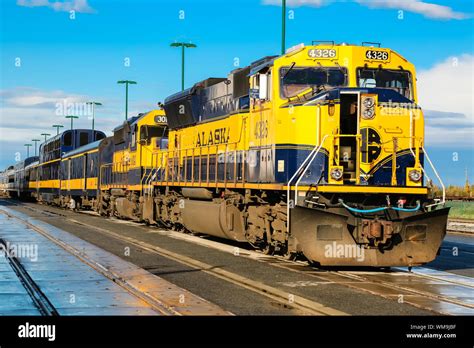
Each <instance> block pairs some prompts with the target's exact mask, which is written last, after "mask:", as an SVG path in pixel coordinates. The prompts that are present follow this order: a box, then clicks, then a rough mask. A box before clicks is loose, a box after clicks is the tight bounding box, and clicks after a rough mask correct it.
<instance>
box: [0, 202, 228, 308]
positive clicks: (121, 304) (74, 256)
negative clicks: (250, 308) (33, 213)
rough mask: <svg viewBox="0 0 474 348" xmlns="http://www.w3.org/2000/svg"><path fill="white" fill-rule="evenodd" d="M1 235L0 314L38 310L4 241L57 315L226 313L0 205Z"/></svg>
mask: <svg viewBox="0 0 474 348" xmlns="http://www.w3.org/2000/svg"><path fill="white" fill-rule="evenodd" d="M0 239H1V240H2V242H3V244H2V245H3V246H1V252H0V315H41V312H40V311H39V310H38V308H37V307H38V306H37V305H35V303H34V301H33V299H32V296H31V295H30V294H29V293H28V292H27V290H26V287H25V285H24V284H23V283H24V281H22V280H21V278H19V276H18V274H17V273H16V272H15V271H14V268H13V266H12V265H11V261H10V260H11V258H8V257H7V254H6V253H5V250H4V249H5V246H6V247H7V249H8V250H9V254H8V255H10V256H14V257H16V259H17V260H18V261H19V263H20V264H21V266H22V267H23V268H24V270H26V272H27V273H28V275H29V276H30V277H31V279H32V280H33V282H34V283H35V284H36V285H37V286H38V288H39V289H40V290H41V292H42V293H43V294H44V295H45V297H46V298H47V299H48V300H49V302H50V303H51V305H52V306H53V307H54V308H55V309H56V311H57V313H58V314H59V315H229V314H230V313H228V312H227V311H224V310H222V309H221V308H220V307H218V306H216V305H214V304H212V303H209V302H208V301H206V300H204V299H202V298H200V297H198V296H196V295H194V294H192V293H190V292H189V291H187V290H185V289H182V288H179V287H178V286H176V285H174V284H172V283H169V282H168V281H166V280H164V279H162V278H160V277H157V276H155V275H153V274H151V273H149V272H148V271H145V270H143V269H141V268H139V267H138V266H136V265H134V264H132V263H130V262H127V261H125V260H123V259H121V258H120V257H118V256H116V255H113V254H111V253H109V252H107V251H104V250H102V249H100V248H98V247H96V246H95V245H92V244H90V243H88V242H86V241H84V240H82V239H80V238H77V237H75V236H74V235H72V234H70V233H68V232H65V231H63V230H61V229H58V228H56V227H54V226H51V225H48V224H46V223H43V222H41V221H39V220H36V219H33V218H31V217H29V216H28V215H25V214H22V213H19V212H17V211H14V210H12V209H9V208H7V207H4V206H0ZM183 299H185V301H183Z"/></svg>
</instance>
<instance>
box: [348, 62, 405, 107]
mask: <svg viewBox="0 0 474 348" xmlns="http://www.w3.org/2000/svg"><path fill="white" fill-rule="evenodd" d="M357 84H358V86H359V87H379V88H390V89H393V90H395V91H397V92H398V93H400V94H401V95H403V96H404V97H406V98H408V99H410V100H413V98H412V95H411V74H410V72H409V71H405V70H389V69H369V68H359V69H357Z"/></svg>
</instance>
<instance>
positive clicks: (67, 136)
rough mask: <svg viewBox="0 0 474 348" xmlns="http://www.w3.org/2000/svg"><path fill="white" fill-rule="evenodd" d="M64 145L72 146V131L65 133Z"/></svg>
mask: <svg viewBox="0 0 474 348" xmlns="http://www.w3.org/2000/svg"><path fill="white" fill-rule="evenodd" d="M64 146H72V132H70V131H69V132H66V133H65V134H64Z"/></svg>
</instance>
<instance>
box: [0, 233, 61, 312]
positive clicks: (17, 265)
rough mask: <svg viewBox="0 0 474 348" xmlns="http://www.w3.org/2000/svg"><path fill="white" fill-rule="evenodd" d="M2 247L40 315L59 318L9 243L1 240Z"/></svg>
mask: <svg viewBox="0 0 474 348" xmlns="http://www.w3.org/2000/svg"><path fill="white" fill-rule="evenodd" d="M0 245H1V246H2V249H3V251H4V255H5V257H6V259H7V261H8V264H9V265H10V267H11V268H12V269H13V271H14V272H15V274H16V276H17V277H18V279H19V280H20V282H21V284H22V285H23V287H24V288H25V290H26V292H27V293H28V295H29V297H30V298H31V300H32V301H33V304H34V305H35V307H36V308H37V309H38V311H39V312H40V314H41V315H43V316H58V315H59V313H58V311H57V310H56V308H55V307H54V306H53V304H52V303H51V302H50V300H49V299H48V297H47V296H46V295H45V294H44V293H43V291H42V290H41V288H40V287H39V286H38V284H36V282H35V281H34V280H33V278H31V276H30V274H29V273H28V271H27V270H26V269H25V267H23V265H22V263H21V261H20V260H19V259H18V258H17V257H16V256H14V255H13V253H12V252H11V251H10V250H9V249H8V248H9V246H8V243H7V242H6V241H5V240H3V239H2V238H0Z"/></svg>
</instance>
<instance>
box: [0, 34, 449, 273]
mask: <svg viewBox="0 0 474 348" xmlns="http://www.w3.org/2000/svg"><path fill="white" fill-rule="evenodd" d="M417 101H418V100H417V90H416V74H415V68H414V66H413V64H411V63H410V62H409V61H408V60H406V59H405V58H403V57H402V56H401V55H400V54H398V53H397V52H395V51H393V50H391V49H388V48H381V47H380V45H370V46H367V45H360V46H356V45H346V44H340V45H336V44H334V43H323V44H317V43H313V44H312V45H310V46H305V45H303V44H301V45H298V46H295V47H293V48H291V49H289V50H288V51H287V52H286V54H284V55H282V56H269V57H265V58H262V59H260V60H258V61H255V62H253V63H252V64H250V65H249V66H247V67H244V68H239V69H236V70H234V71H232V72H230V74H229V75H228V76H227V77H226V78H209V79H207V80H204V81H201V82H198V83H196V84H194V85H193V86H192V87H191V88H189V89H187V90H184V91H182V92H179V93H176V94H174V95H172V96H169V97H168V98H167V99H166V100H165V103H164V110H153V111H151V112H148V113H146V114H142V115H139V116H137V117H134V118H131V119H129V120H127V121H126V122H124V123H123V124H122V125H120V126H118V127H116V128H115V129H114V134H113V136H112V137H108V138H104V139H101V140H99V141H96V142H95V143H92V144H89V145H86V146H85V147H79V148H77V149H75V150H74V152H72V153H66V154H64V155H63V156H62V157H63V158H62V159H61V165H60V168H62V169H61V170H62V172H61V175H60V178H59V181H60V182H59V183H58V184H57V189H56V190H57V191H51V190H50V192H46V194H45V193H42V192H41V187H42V186H41V185H42V183H41V177H40V176H39V175H36V174H35V173H34V172H33V173H31V174H28V175H26V176H25V177H28V178H30V184H29V186H30V187H34V188H35V190H36V195H37V196H38V197H43V200H44V199H45V197H49V196H51V195H52V194H53V196H51V197H52V199H55V200H56V201H59V202H66V203H67V202H72V203H73V204H72V206H76V204H75V201H78V202H79V204H78V205H84V202H86V203H87V204H92V205H93V206H94V208H95V209H97V210H98V211H99V212H100V213H101V214H103V215H113V216H117V217H120V218H127V219H133V220H137V221H146V222H148V223H159V224H163V225H165V226H167V227H169V228H175V229H178V230H183V229H185V230H188V231H191V232H194V233H202V234H208V235H212V236H216V237H220V238H226V239H231V240H235V241H240V242H248V243H250V244H251V245H253V246H254V247H255V248H258V249H261V250H264V251H265V252H266V253H269V254H273V253H275V254H280V255H287V256H288V257H295V256H297V255H304V256H305V257H306V258H307V259H309V260H311V261H313V262H315V263H319V264H321V265H325V266H377V267H385V266H415V265H420V264H424V263H427V262H430V261H432V260H433V259H434V258H435V257H436V254H437V252H438V250H439V247H440V245H441V243H442V240H443V237H444V235H445V233H446V224H447V216H448V212H449V208H443V205H444V186H443V184H442V182H441V179H440V178H439V175H438V174H437V172H436V169H435V168H434V167H433V164H432V163H431V161H430V159H429V157H428V154H427V153H426V150H425V148H424V120H423V112H422V110H421V109H420V107H419V106H418V104H417ZM75 162H77V163H79V162H80V163H82V164H81V165H82V167H80V168H79V172H80V171H81V170H82V172H83V173H85V174H84V175H85V176H87V175H89V176H90V177H81V176H80V173H79V172H77V173H78V176H77V175H76V176H77V177H76V176H71V174H70V172H71V171H73V170H74V168H75V165H74V163H75ZM428 165H429V166H431V167H432V170H433V172H434V174H435V176H436V177H437V179H438V180H439V182H440V183H441V186H442V187H443V197H442V198H441V199H434V198H433V197H432V194H431V188H430V187H429V185H428V183H429V182H430V180H429V178H428V177H427V173H426V170H425V167H426V166H428ZM41 166H42V164H41V161H40V163H39V164H38V168H39V167H41ZM81 168H82V169H81ZM84 168H85V169H84ZM35 178H36V182H33V181H34V180H35ZM71 179H74V180H76V181H77V183H75V182H72V181H70V180H71ZM78 179H81V180H78ZM5 180H6V179H5ZM5 180H4V181H5ZM0 181H1V180H0ZM71 185H76V186H77V185H79V186H77V187H75V186H74V188H75V189H76V190H77V191H76V192H75V194H74V192H73V191H72V190H71V189H72V186H71ZM87 190H89V191H90V190H92V191H91V192H89V191H87ZM71 200H72V201H71ZM87 204H86V205H87Z"/></svg>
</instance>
